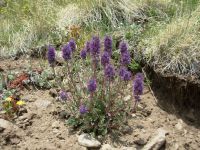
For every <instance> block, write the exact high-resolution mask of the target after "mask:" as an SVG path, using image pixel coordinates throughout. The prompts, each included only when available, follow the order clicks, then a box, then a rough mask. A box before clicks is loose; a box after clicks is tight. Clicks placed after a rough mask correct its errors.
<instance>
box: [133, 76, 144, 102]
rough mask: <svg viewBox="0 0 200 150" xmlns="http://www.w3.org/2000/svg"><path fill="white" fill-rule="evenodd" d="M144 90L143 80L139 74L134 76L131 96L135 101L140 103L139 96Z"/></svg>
mask: <svg viewBox="0 0 200 150" xmlns="http://www.w3.org/2000/svg"><path fill="white" fill-rule="evenodd" d="M143 89H144V78H143V77H142V74H141V73H138V74H136V76H135V80H134V81H133V94H134V97H135V100H136V101H140V95H142V94H143Z"/></svg>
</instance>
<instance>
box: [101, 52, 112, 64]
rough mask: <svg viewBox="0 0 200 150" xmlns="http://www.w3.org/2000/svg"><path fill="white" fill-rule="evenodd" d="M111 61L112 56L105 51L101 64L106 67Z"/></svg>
mask: <svg viewBox="0 0 200 150" xmlns="http://www.w3.org/2000/svg"><path fill="white" fill-rule="evenodd" d="M109 62H110V56H109V54H108V52H104V53H103V55H102V56H101V64H102V65H103V66H104V67H105V66H106V65H107V64H109Z"/></svg>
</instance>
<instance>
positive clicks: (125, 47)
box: [119, 41, 128, 54]
mask: <svg viewBox="0 0 200 150" xmlns="http://www.w3.org/2000/svg"><path fill="white" fill-rule="evenodd" d="M119 48H120V52H121V54H123V53H126V52H127V51H128V45H127V43H125V42H123V41H122V42H121V43H120V46H119Z"/></svg>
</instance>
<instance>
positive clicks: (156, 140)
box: [142, 128, 167, 150]
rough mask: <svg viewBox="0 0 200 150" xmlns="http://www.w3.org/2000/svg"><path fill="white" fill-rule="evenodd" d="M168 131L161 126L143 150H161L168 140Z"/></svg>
mask: <svg viewBox="0 0 200 150" xmlns="http://www.w3.org/2000/svg"><path fill="white" fill-rule="evenodd" d="M166 134H167V131H165V130H164V129H162V128H159V129H158V130H157V131H156V133H155V135H154V136H153V138H152V139H151V140H150V141H149V142H148V143H147V144H146V145H145V146H144V148H143V149H142V150H152V149H153V150H159V149H160V148H161V147H162V146H163V145H164V144H165V142H166V137H165V135H166Z"/></svg>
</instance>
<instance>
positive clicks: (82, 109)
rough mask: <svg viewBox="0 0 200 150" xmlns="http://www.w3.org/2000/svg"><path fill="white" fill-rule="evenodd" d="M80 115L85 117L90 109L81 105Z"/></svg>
mask: <svg viewBox="0 0 200 150" xmlns="http://www.w3.org/2000/svg"><path fill="white" fill-rule="evenodd" d="M79 111H80V114H81V115H83V114H85V113H87V112H88V109H87V107H86V106H85V105H83V104H81V105H80V107H79Z"/></svg>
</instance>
